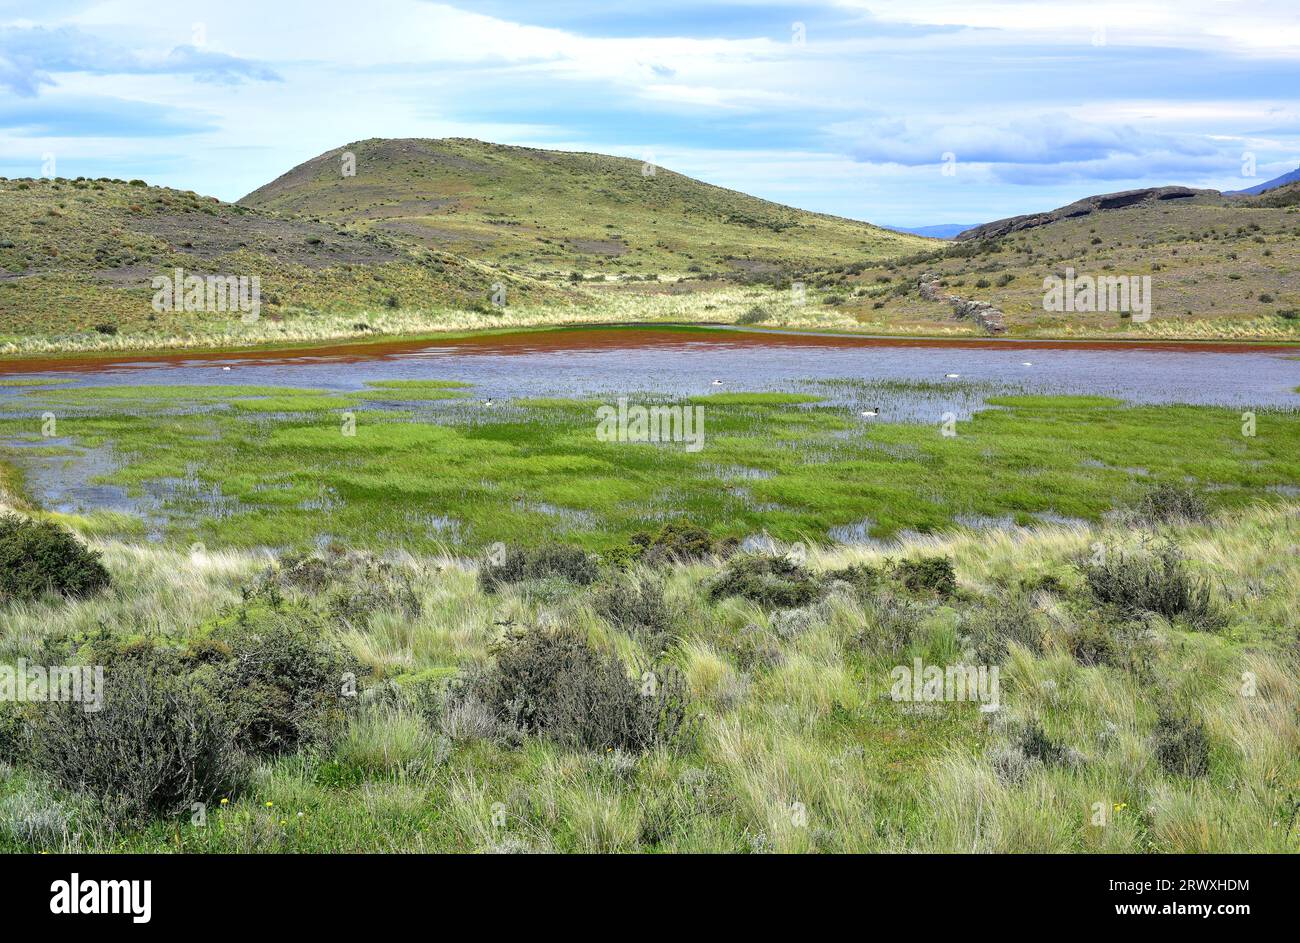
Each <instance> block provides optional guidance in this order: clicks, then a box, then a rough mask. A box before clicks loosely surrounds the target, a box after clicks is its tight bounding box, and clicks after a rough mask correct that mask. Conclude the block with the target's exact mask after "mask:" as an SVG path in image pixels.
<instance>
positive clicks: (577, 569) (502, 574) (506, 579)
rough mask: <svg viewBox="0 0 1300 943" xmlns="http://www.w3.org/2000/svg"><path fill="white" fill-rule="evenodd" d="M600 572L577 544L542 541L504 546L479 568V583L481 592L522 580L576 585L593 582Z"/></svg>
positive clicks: (491, 590) (493, 590) (492, 590)
mask: <svg viewBox="0 0 1300 943" xmlns="http://www.w3.org/2000/svg"><path fill="white" fill-rule="evenodd" d="M599 575H600V569H599V567H598V566H597V565H596V561H595V560H594V559H592V557H591V556H590V555H589V554H588V553H587V552H586V551H584V550H582V549H581V548H579V547H571V546H569V545H568V544H543V545H542V546H540V547H531V548H525V547H508V548H506V549H505V550H504V552H503V553H502V554H501V555H500V558H499V559H495V560H494V559H489V560H487V561H485V562H484V563H483V564H482V566H480V567H479V573H478V576H479V584H480V585H481V586H482V588H483V591H484V592H485V593H495V592H496V591H497V590H498V589H500V588H501V587H502V586H507V585H509V584H512V583H522V582H523V581H525V580H537V579H552V578H556V579H562V580H565V581H566V582H569V583H573V584H575V585H578V586H588V585H590V584H592V583H594V582H595V581H596V579H597V577H598V576H599Z"/></svg>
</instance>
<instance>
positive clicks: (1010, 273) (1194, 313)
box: [806, 184, 1300, 338]
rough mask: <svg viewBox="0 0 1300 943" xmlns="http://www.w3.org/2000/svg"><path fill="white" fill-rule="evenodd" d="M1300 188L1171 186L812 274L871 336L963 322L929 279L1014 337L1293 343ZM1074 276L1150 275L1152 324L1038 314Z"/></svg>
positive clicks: (1002, 223)
mask: <svg viewBox="0 0 1300 943" xmlns="http://www.w3.org/2000/svg"><path fill="white" fill-rule="evenodd" d="M1174 191H1181V192H1176V193H1175V192H1174ZM1298 193H1300V185H1296V184H1292V185H1290V186H1287V187H1282V188H1279V189H1277V190H1274V191H1271V192H1269V193H1266V194H1263V195H1261V196H1258V197H1244V198H1243V197H1233V198H1228V197H1224V196H1222V195H1220V194H1219V193H1217V192H1215V191H1212V190H1195V191H1193V190H1186V189H1185V188H1172V187H1165V188H1156V189H1153V190H1149V191H1129V192H1128V193H1125V194H1107V195H1105V196H1098V197H1088V198H1085V199H1083V200H1079V201H1077V202H1076V203H1073V204H1070V206H1068V207H1062V208H1061V209H1059V210H1054V211H1051V212H1047V213H1041V214H1034V215H1030V216H1022V217H1014V218H1012V219H1007V220H999V221H997V222H993V223H988V224H986V225H984V226H981V227H978V228H977V229H976V230H974V231H972V234H963V239H962V240H961V241H958V242H956V243H952V244H949V245H947V246H943V247H940V248H938V249H935V250H933V251H930V252H924V253H918V254H916V255H914V256H912V257H909V258H905V259H901V260H896V261H894V262H891V263H886V264H866V265H853V266H848V267H839V268H836V269H830V270H826V271H821V272H813V273H808V274H807V276H806V277H807V278H808V279H809V281H810V283H811V284H813V285H815V286H817V287H819V288H821V289H823V290H825V291H828V292H835V293H838V294H839V296H841V297H842V298H843V299H844V303H843V304H842V305H841V306H840V308H839V310H841V311H843V312H845V313H847V314H850V315H852V316H853V317H854V319H855V320H856V321H857V322H858V323H859V324H860V325H862V326H863V327H864V328H865V329H872V328H873V327H877V326H879V327H887V328H890V329H895V330H898V329H902V330H914V331H930V330H934V329H935V328H937V327H939V326H942V325H944V324H947V325H950V326H957V325H962V326H966V325H969V322H954V321H953V318H952V315H951V312H950V310H949V305H947V304H945V303H944V302H942V301H926V300H924V299H922V298H921V297H920V294H919V292H918V291H917V280H918V278H919V277H920V275H921V274H922V273H926V272H931V273H934V274H936V275H938V276H939V277H940V279H941V285H942V289H943V292H944V293H945V294H952V295H957V296H959V297H962V298H967V299H974V300H980V301H987V302H990V303H991V304H993V305H994V306H995V307H996V308H998V309H999V310H1001V311H1002V312H1003V313H1004V315H1005V320H1006V325H1007V329H1008V332H1009V333H1011V334H1013V335H1014V334H1033V333H1044V334H1053V335H1059V334H1097V333H1101V334H1105V333H1110V332H1113V331H1142V332H1145V333H1151V334H1156V335H1161V336H1170V337H1175V336H1179V337H1193V338H1196V337H1204V338H1209V337H1247V336H1258V337H1292V338H1294V337H1295V336H1296V335H1297V333H1298V331H1300V319H1298V315H1300V242H1298V241H1297V237H1298V236H1300V207H1297V206H1296V205H1295V204H1296V202H1297V194H1298ZM981 236H983V238H981ZM1070 269H1073V270H1074V272H1075V274H1076V275H1080V276H1082V275H1090V276H1092V277H1094V278H1101V277H1110V276H1138V277H1142V276H1150V278H1151V292H1152V299H1153V310H1152V316H1151V319H1150V321H1148V322H1146V323H1144V324H1141V325H1137V324H1134V323H1133V321H1132V319H1131V318H1127V317H1119V316H1118V315H1117V314H1116V313H1114V312H1100V311H1099V312H1092V313H1087V312H1070V313H1064V312H1061V313H1058V312H1052V311H1045V310H1044V307H1043V301H1044V294H1045V292H1044V279H1045V278H1047V277H1049V276H1053V275H1055V276H1058V277H1061V276H1064V275H1065V274H1066V273H1067V271H1068V270H1070ZM970 329H971V330H972V331H973V330H975V328H974V327H971V328H970Z"/></svg>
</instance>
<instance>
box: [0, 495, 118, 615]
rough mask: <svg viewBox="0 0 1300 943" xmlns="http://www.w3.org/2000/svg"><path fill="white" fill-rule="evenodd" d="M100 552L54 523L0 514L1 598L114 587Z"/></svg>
mask: <svg viewBox="0 0 1300 943" xmlns="http://www.w3.org/2000/svg"><path fill="white" fill-rule="evenodd" d="M109 582H110V579H109V575H108V571H107V570H106V569H104V566H103V564H102V563H100V562H99V554H98V553H97V552H95V551H93V550H89V549H87V548H86V547H85V546H84V545H83V544H82V543H81V542H80V541H78V540H77V539H76V538H75V537H73V536H72V534H71V533H70V532H69V531H67V530H65V529H64V528H62V527H60V526H59V525H57V524H54V523H51V522H49V521H33V520H28V519H27V518H24V517H19V516H18V515H16V514H6V515H3V516H0V601H3V602H8V601H10V600H26V601H31V600H34V599H39V598H41V597H42V596H45V595H46V594H49V593H58V594H60V595H63V596H68V597H72V598H77V599H80V598H83V597H86V596H91V595H94V594H95V593H98V592H99V591H100V590H102V589H104V588H106V587H107V586H108V585H109Z"/></svg>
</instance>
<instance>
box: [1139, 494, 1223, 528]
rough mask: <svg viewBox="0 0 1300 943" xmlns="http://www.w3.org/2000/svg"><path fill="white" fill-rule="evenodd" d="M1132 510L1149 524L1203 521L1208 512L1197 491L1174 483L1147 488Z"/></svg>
mask: <svg viewBox="0 0 1300 943" xmlns="http://www.w3.org/2000/svg"><path fill="white" fill-rule="evenodd" d="M1134 510H1135V511H1136V513H1137V516H1138V518H1139V519H1141V520H1142V521H1145V522H1146V523H1148V524H1151V525H1155V524H1183V523H1187V522H1189V521H1203V520H1205V518H1206V516H1207V515H1208V513H1209V511H1208V509H1207V508H1206V506H1205V499H1204V498H1203V497H1201V495H1200V494H1199V493H1198V492H1196V491H1194V490H1193V489H1191V488H1188V487H1186V486H1183V485H1174V484H1159V485H1154V486H1153V487H1150V488H1148V489H1147V490H1146V491H1144V492H1143V493H1142V497H1141V498H1139V499H1138V502H1137V506H1136V508H1135V509H1134Z"/></svg>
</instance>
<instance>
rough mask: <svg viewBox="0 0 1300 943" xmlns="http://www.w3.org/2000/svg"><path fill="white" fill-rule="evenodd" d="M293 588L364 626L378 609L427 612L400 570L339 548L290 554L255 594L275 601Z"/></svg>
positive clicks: (415, 615)
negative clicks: (323, 601)
mask: <svg viewBox="0 0 1300 943" xmlns="http://www.w3.org/2000/svg"><path fill="white" fill-rule="evenodd" d="M289 589H293V590H298V591H300V592H305V593H309V594H311V595H314V596H320V595H324V596H325V607H326V609H327V611H328V612H329V614H330V615H331V616H332V617H333V618H335V619H337V620H339V621H340V622H345V623H348V624H350V625H353V624H363V623H365V622H366V621H367V620H368V619H369V618H370V615H371V613H374V612H377V611H392V612H398V613H400V614H401V615H403V616H405V617H406V618H408V619H415V618H418V617H419V616H420V613H421V611H422V608H423V607H422V606H421V604H420V600H419V597H418V596H416V594H415V591H414V589H413V588H412V587H411V581H410V578H409V577H408V576H407V574H406V573H405V572H404V571H403V570H402V569H401V568H400V567H396V566H394V565H393V564H391V563H389V562H388V561H386V560H382V559H380V558H379V557H376V556H375V555H374V554H371V553H367V552H365V551H361V550H346V549H344V548H342V547H339V546H336V545H331V546H329V547H327V548H326V549H325V550H324V551H323V552H322V553H318V554H311V555H309V556H297V555H291V556H286V557H285V558H284V559H283V560H281V561H280V564H279V565H278V566H273V567H269V568H268V569H267V570H266V571H264V572H263V573H262V574H261V575H260V576H259V577H258V580H257V582H256V583H255V584H254V586H253V589H252V593H251V595H255V596H264V597H266V598H267V599H269V600H271V601H272V602H273V603H275V602H277V601H278V599H279V592H280V591H281V590H289ZM245 595H249V594H247V593H246V594H245Z"/></svg>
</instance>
